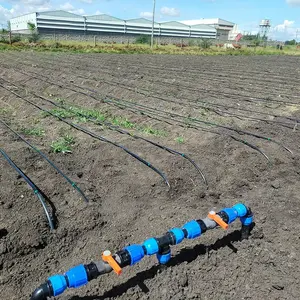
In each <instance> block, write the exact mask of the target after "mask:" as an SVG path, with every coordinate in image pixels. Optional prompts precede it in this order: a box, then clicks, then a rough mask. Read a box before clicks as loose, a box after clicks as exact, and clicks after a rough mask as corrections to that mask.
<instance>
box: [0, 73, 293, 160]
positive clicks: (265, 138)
mask: <svg viewBox="0 0 300 300" xmlns="http://www.w3.org/2000/svg"><path fill="white" fill-rule="evenodd" d="M24 74H25V73H24ZM29 76H31V75H29ZM32 77H33V78H36V79H39V80H42V79H40V78H37V77H35V76H32ZM4 81H5V80H4ZM42 81H45V82H47V83H51V84H54V85H57V86H59V87H61V88H65V87H64V86H63V85H60V84H56V83H53V82H50V81H46V80H42ZM67 89H69V90H71V91H74V92H75V93H80V94H83V95H85V96H88V97H91V98H92V99H94V100H96V101H99V99H97V98H96V97H94V96H92V95H90V94H87V93H84V92H79V91H76V90H74V89H71V88H67ZM102 101H104V102H109V101H110V100H108V99H102ZM113 101H123V102H126V103H130V104H132V105H134V104H135V105H138V106H141V107H143V108H146V109H152V108H149V107H147V106H144V105H141V104H136V103H133V102H129V101H126V100H121V99H118V100H113ZM155 110H157V109H155ZM165 113H166V114H171V115H174V116H177V117H180V118H185V117H184V116H181V115H179V114H175V113H168V112H165ZM189 120H191V121H194V122H199V123H203V124H206V125H210V126H216V127H219V128H224V129H227V130H230V131H234V132H236V133H238V134H246V135H249V136H253V137H256V138H259V139H263V140H265V141H269V142H272V143H275V144H277V145H278V146H280V147H282V148H284V149H285V150H286V151H288V152H289V153H290V154H292V155H293V152H292V151H291V150H290V149H289V148H288V147H286V146H284V145H283V144H282V143H280V142H277V141H276V140H273V139H271V138H268V137H265V136H262V135H258V134H254V133H251V132H248V131H244V130H240V129H235V128H232V127H229V126H225V125H220V124H217V123H213V122H208V121H204V120H200V119H195V118H189Z"/></svg>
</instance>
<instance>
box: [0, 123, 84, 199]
mask: <svg viewBox="0 0 300 300" xmlns="http://www.w3.org/2000/svg"><path fill="white" fill-rule="evenodd" d="M0 122H1V123H2V124H3V125H4V126H5V127H6V128H7V129H9V130H10V131H11V132H13V133H14V134H15V135H16V136H17V137H18V138H19V139H20V140H22V141H23V142H24V143H25V144H27V145H28V146H29V147H30V148H32V149H33V150H34V151H36V152H37V153H38V154H39V155H40V156H41V157H43V158H44V159H45V160H46V161H47V162H48V163H49V164H50V165H51V166H52V167H53V168H54V169H55V170H56V171H57V172H58V173H59V174H60V175H61V176H62V177H63V178H64V179H65V180H66V181H67V182H68V183H69V184H70V185H72V187H73V188H74V189H75V190H76V191H77V192H78V193H79V194H80V195H81V196H82V197H83V199H84V201H85V202H89V200H88V198H87V197H86V195H85V194H84V193H83V191H82V190H81V189H80V188H79V187H78V186H77V184H76V183H75V182H74V181H72V180H71V179H70V178H69V177H68V176H67V175H65V174H64V173H63V172H62V171H61V170H60V169H59V168H58V167H57V166H56V165H55V164H54V163H53V162H52V161H51V160H50V159H49V158H48V157H47V156H46V155H45V154H44V153H43V152H42V151H40V150H39V149H37V148H36V147H35V146H33V145H32V144H31V143H30V142H29V141H27V140H26V139H25V138H23V137H22V136H21V135H20V134H19V133H17V132H16V131H15V130H13V129H12V128H11V127H9V126H8V124H6V123H5V122H4V121H3V120H1V119H0Z"/></svg>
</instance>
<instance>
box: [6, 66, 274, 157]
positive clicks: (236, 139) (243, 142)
mask: <svg viewBox="0 0 300 300" xmlns="http://www.w3.org/2000/svg"><path fill="white" fill-rule="evenodd" d="M20 73H22V72H20ZM22 74H25V75H26V73H22ZM29 76H31V75H29ZM31 77H32V78H35V79H38V80H41V81H44V82H46V83H51V84H54V85H56V86H59V87H61V88H65V87H64V86H63V85H60V84H56V83H53V82H49V81H47V80H43V79H40V78H38V77H35V76H31ZM1 79H2V80H4V79H3V78H1ZM4 81H6V80H4ZM6 82H8V81H6ZM2 88H4V87H3V86H2ZM67 89H69V90H71V91H74V92H75V93H80V94H82V95H85V96H87V97H90V98H92V99H94V100H96V101H99V99H97V98H96V97H94V96H92V95H90V94H87V93H84V92H78V91H76V90H74V89H71V88H67ZM9 91H10V90H9ZM91 91H92V92H94V91H93V90H91ZM10 92H11V91H10ZM103 101H104V102H109V100H103ZM122 101H125V100H122ZM125 102H127V101H125ZM129 103H131V102H129ZM131 104H132V103H131ZM125 106H126V105H125ZM152 110H153V109H152ZM171 115H172V114H171ZM164 118H166V117H165V116H164ZM158 120H159V119H158ZM171 120H172V121H174V119H171ZM176 122H179V121H177V120H176ZM197 128H198V129H199V128H200V129H201V130H203V131H206V132H210V133H213V134H219V135H220V133H216V132H214V131H210V130H207V129H204V128H203V127H197ZM225 135H226V136H229V137H231V138H232V139H234V140H235V141H238V142H240V143H242V144H245V145H247V146H248V147H250V148H252V149H255V150H257V151H258V152H259V153H261V154H262V155H263V156H264V157H265V158H266V159H267V160H268V161H269V162H270V159H269V157H268V156H267V155H266V154H265V153H264V152H263V151H262V150H260V149H259V148H258V147H257V146H254V145H253V144H251V143H249V142H247V141H245V140H242V139H239V138H237V137H235V136H233V135H230V134H225Z"/></svg>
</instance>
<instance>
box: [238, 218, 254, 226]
mask: <svg viewBox="0 0 300 300" xmlns="http://www.w3.org/2000/svg"><path fill="white" fill-rule="evenodd" d="M240 220H241V223H242V225H245V226H249V225H251V224H252V223H253V216H248V217H242V218H240Z"/></svg>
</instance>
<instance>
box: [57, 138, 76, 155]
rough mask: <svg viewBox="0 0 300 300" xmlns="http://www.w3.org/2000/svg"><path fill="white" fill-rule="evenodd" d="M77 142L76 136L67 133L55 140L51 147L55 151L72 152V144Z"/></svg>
mask: <svg viewBox="0 0 300 300" xmlns="http://www.w3.org/2000/svg"><path fill="white" fill-rule="evenodd" d="M74 144H75V138H74V137H73V136H71V135H65V136H64V137H62V138H60V139H59V140H57V141H53V142H52V144H51V149H52V151H53V152H54V153H63V154H65V153H72V146H73V145H74Z"/></svg>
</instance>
